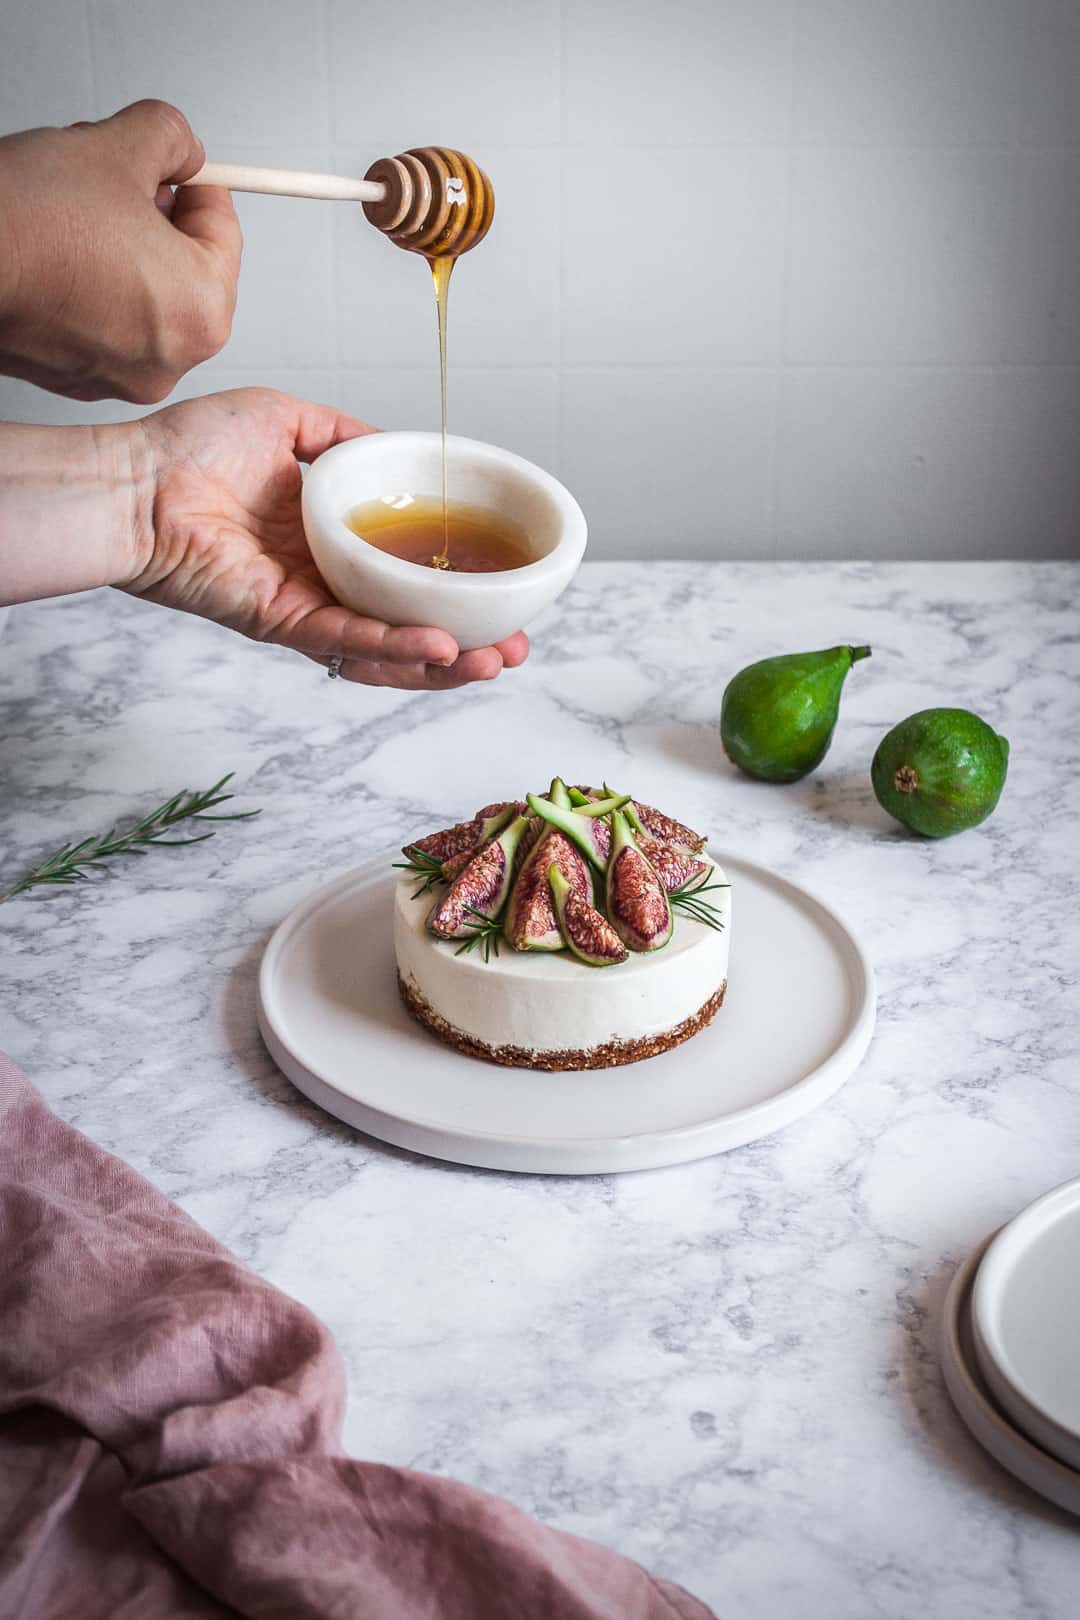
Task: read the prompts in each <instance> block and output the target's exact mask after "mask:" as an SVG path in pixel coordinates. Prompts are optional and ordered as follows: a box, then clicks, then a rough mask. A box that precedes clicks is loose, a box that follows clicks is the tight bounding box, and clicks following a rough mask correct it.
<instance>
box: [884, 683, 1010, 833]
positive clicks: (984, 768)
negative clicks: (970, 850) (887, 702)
mask: <svg viewBox="0 0 1080 1620" xmlns="http://www.w3.org/2000/svg"><path fill="white" fill-rule="evenodd" d="M1008 768H1009V744H1008V742H1007V741H1006V740H1005V738H1004V737H999V736H998V734H997V732H996V731H994V730H992V729H991V727H990V726H988V725H987V723H986V721H985V720H980V719H979V716H978V715H977V714H972V713H971V710H970V709H920V710H919V712H918V714H911V715H909V716H908V718H907V719H906V720H901V722H900V724H899V725H898V726H894V727H893V729H892V730H891V731H890V732H888V733H887V734H886V735H885V736H884V737H883V738H882V739H881V742H880V743H879V744H878V748H877V752H876V753H875V755H874V762H873V764H872V765H871V767H870V780H871V781H872V782H873V784H874V792H875V793H876V794H877V799H878V803H879V804H880V805H881V807H882V809H883V810H887V811H888V812H889V814H890V815H891V816H895V817H896V819H897V821H902V822H903V824H904V826H905V827H910V828H911V830H912V831H913V832H917V833H922V834H923V836H924V837H926V838H948V837H949V835H950V834H951V833H958V832H964V831H966V829H967V828H968V827H977V826H978V825H979V822H980V821H985V820H986V818H987V816H988V815H989V814H990V813H991V811H992V810H993V808H994V806H995V805H996V804H997V802H998V800H999V799H1000V797H1001V790H1002V788H1003V787H1004V786H1005V775H1006V772H1007V770H1008Z"/></svg>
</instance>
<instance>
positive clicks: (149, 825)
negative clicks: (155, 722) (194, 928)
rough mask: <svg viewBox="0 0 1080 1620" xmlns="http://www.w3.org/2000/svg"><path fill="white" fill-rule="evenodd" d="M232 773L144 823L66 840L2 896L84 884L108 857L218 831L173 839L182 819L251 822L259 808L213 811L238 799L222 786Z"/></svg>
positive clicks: (171, 802) (184, 794) (180, 796)
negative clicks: (223, 812)
mask: <svg viewBox="0 0 1080 1620" xmlns="http://www.w3.org/2000/svg"><path fill="white" fill-rule="evenodd" d="M234 774H235V773H234V772H233V771H229V773H228V774H227V775H226V776H223V777H222V778H221V780H220V781H219V782H215V783H214V785H213V787H210V788H206V789H204V790H203V791H201V792H199V791H196V792H192V791H190V790H189V789H188V788H181V789H180V791H179V793H174V794H173V796H172V798H171V799H166V800H165V802H164V804H159V805H158V806H157V808H156V809H154V810H151V811H150V812H149V814H147V815H145V816H143V817H142V818H141V819H140V820H139V821H136V822H133V823H132V825H131V826H130V827H125V828H122V829H118V828H116V827H110V828H109V830H108V832H106V833H100V834H98V835H97V836H96V837H92V838H83V839H82V840H80V842H79V843H77V844H73V843H69V844H61V846H60V848H59V849H56V850H54V851H53V853H52V854H51V855H47V856H46V857H45V859H44V860H43V861H41V862H39V864H38V865H37V866H35V867H34V869H33V871H31V872H27V874H26V876H25V877H23V878H21V879H20V880H19V882H18V883H16V885H15V887H14V888H13V889H9V890H8V892H7V893H6V894H5V895H2V896H0V899H3V900H11V899H12V898H13V897H14V896H15V895H17V894H25V893H27V892H28V891H29V890H31V889H34V890H36V889H39V888H43V887H46V886H49V885H53V886H64V885H68V884H72V883H82V882H85V881H86V879H87V878H90V877H93V876H94V875H95V874H96V873H97V872H98V869H99V868H101V867H103V866H104V864H105V862H106V861H110V860H112V859H113V858H114V857H115V856H117V855H145V854H146V852H147V849H148V848H151V847H152V848H155V849H176V848H178V847H180V846H181V845H184V844H202V843H204V842H205V841H206V839H208V838H213V836H214V831H213V829H211V831H209V832H200V833H195V834H194V835H193V836H192V837H190V838H170V837H168V836H167V834H169V833H171V832H172V831H173V830H174V829H175V828H177V827H179V826H180V825H181V824H182V823H190V822H200V823H202V822H206V821H247V820H250V818H251V817H252V816H257V815H258V814H259V813H260V812H259V811H258V810H232V811H229V812H227V813H226V814H223V815H212V814H211V813H210V812H211V811H213V810H215V809H216V808H217V806H218V805H221V804H227V803H228V802H229V801H230V800H231V799H232V797H233V795H232V794H231V793H224V792H223V791H222V789H223V788H224V787H226V785H227V784H228V783H229V782H231V781H232V779H233V775H234Z"/></svg>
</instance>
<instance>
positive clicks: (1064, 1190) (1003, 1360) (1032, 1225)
mask: <svg viewBox="0 0 1080 1620" xmlns="http://www.w3.org/2000/svg"><path fill="white" fill-rule="evenodd" d="M1058 1203H1061V1204H1062V1206H1063V1211H1064V1210H1078V1211H1080V1176H1072V1177H1070V1178H1069V1180H1068V1181H1062V1182H1059V1183H1058V1185H1057V1186H1056V1187H1051V1188H1050V1189H1049V1190H1048V1191H1047V1192H1044V1193H1040V1194H1039V1196H1038V1198H1033V1199H1032V1201H1031V1202H1030V1203H1029V1204H1025V1205H1024V1208H1023V1209H1021V1210H1018V1211H1017V1213H1016V1214H1015V1215H1014V1216H1013V1217H1012V1219H1011V1220H1009V1221H1006V1223H1005V1225H1004V1226H1002V1227H1001V1228H1000V1229H999V1230H998V1231H997V1232H995V1233H994V1236H993V1237H992V1238H991V1239H990V1241H989V1242H988V1243H987V1245H986V1249H985V1252H984V1253H983V1257H982V1260H981V1261H980V1263H979V1266H978V1268H977V1270H976V1273H975V1276H974V1279H973V1281H972V1285H971V1306H970V1314H971V1329H972V1337H973V1340H974V1345H975V1355H976V1358H977V1360H978V1362H979V1370H980V1372H981V1373H982V1375H983V1377H984V1378H985V1380H986V1382H987V1384H989V1386H990V1388H991V1390H992V1391H993V1393H994V1395H995V1396H996V1398H997V1400H998V1401H999V1402H1000V1403H1001V1405H1002V1406H1004V1407H1005V1408H1006V1410H1007V1411H1008V1412H1009V1416H1010V1418H1011V1419H1012V1420H1013V1421H1014V1422H1016V1423H1017V1424H1020V1425H1021V1426H1023V1424H1024V1423H1025V1422H1027V1423H1033V1424H1034V1426H1035V1427H1036V1428H1037V1429H1045V1430H1046V1432H1047V1433H1048V1434H1050V1435H1053V1437H1054V1439H1055V1442H1057V1443H1060V1444H1063V1445H1064V1446H1065V1449H1066V1450H1067V1451H1069V1452H1072V1453H1075V1454H1076V1456H1077V1457H1080V1432H1077V1431H1076V1430H1075V1429H1070V1428H1069V1427H1068V1425H1067V1424H1065V1423H1062V1421H1061V1419H1060V1418H1058V1417H1055V1416H1054V1414H1053V1413H1052V1412H1050V1411H1048V1410H1047V1408H1046V1407H1045V1406H1044V1405H1043V1403H1042V1402H1041V1401H1040V1400H1039V1399H1038V1397H1037V1396H1036V1395H1035V1394H1034V1393H1033V1391H1032V1390H1031V1388H1030V1386H1029V1385H1028V1384H1027V1382H1026V1381H1025V1379H1024V1378H1023V1377H1022V1376H1021V1375H1020V1374H1019V1373H1018V1372H1017V1369H1016V1367H1015V1366H1014V1364H1013V1363H1012V1361H1011V1359H1010V1357H1009V1355H1008V1352H1007V1351H1006V1349H1005V1344H1004V1340H1003V1338H1002V1334H1001V1326H1000V1320H999V1316H1000V1307H1001V1300H1002V1295H1003V1293H1004V1290H1005V1288H1006V1286H1007V1284H1008V1280H1009V1278H1010V1277H1012V1276H1014V1275H1015V1272H1016V1268H1017V1265H1022V1264H1023V1256H1024V1254H1025V1252H1026V1251H1027V1250H1028V1249H1029V1248H1030V1245H1031V1243H1032V1242H1033V1241H1034V1240H1035V1239H1036V1238H1037V1237H1039V1236H1041V1235H1042V1234H1043V1233H1045V1232H1046V1231H1048V1230H1049V1229H1050V1228H1051V1227H1052V1226H1053V1224H1054V1219H1055V1217H1054V1216H1053V1214H1052V1213H1051V1215H1050V1218H1049V1219H1047V1214H1048V1212H1051V1211H1052V1210H1053V1206H1054V1205H1055V1204H1058ZM987 1363H989V1365H987ZM1006 1392H1007V1393H1006ZM1037 1443H1038V1444H1039V1445H1040V1448H1044V1447H1047V1446H1048V1442H1047V1441H1046V1438H1045V1436H1044V1435H1042V1434H1039V1435H1038V1436H1037ZM1053 1454H1054V1455H1057V1456H1059V1457H1060V1460H1061V1461H1062V1462H1063V1463H1064V1464H1065V1466H1066V1467H1068V1468H1074V1464H1073V1463H1072V1461H1071V1460H1070V1459H1069V1458H1068V1457H1064V1456H1061V1454H1060V1453H1058V1452H1057V1451H1056V1450H1054V1451H1053Z"/></svg>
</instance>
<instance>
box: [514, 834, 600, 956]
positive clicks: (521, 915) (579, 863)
mask: <svg viewBox="0 0 1080 1620" xmlns="http://www.w3.org/2000/svg"><path fill="white" fill-rule="evenodd" d="M536 819H537V821H538V823H539V825H540V826H541V827H542V828H543V829H544V832H543V836H542V838H541V839H540V842H539V843H538V844H537V845H536V846H535V847H534V848H533V850H532V852H531V854H530V855H529V856H528V858H527V860H526V861H525V864H524V865H523V866H522V868H521V871H520V872H519V873H518V876H517V878H516V879H515V882H514V887H513V889H512V890H511V892H510V903H509V905H508V906H507V908H506V916H505V918H504V920H503V933H504V934H505V936H506V938H507V940H508V942H509V943H510V944H511V945H512V946H513V947H514V949H515V951H561V950H562V948H563V937H562V934H561V933H560V932H559V924H558V921H557V920H556V917H555V907H554V903H553V901H552V898H551V885H550V883H549V882H548V871H549V869H550V868H551V867H552V866H556V867H557V868H558V869H559V871H560V872H561V873H562V876H563V878H564V880H565V881H566V882H567V883H569V885H570V887H571V889H573V891H574V893H575V894H578V895H580V896H581V898H582V900H584V901H586V902H588V903H590V904H591V902H592V898H593V884H592V872H591V870H590V867H589V863H588V861H587V860H586V859H585V857H584V855H583V854H582V853H581V851H580V850H579V849H578V847H577V845H576V844H572V843H571V842H570V840H569V838H567V836H566V834H565V833H562V832H559V830H558V828H557V827H549V826H548V825H547V823H546V822H544V821H540V818H539V817H537V818H536Z"/></svg>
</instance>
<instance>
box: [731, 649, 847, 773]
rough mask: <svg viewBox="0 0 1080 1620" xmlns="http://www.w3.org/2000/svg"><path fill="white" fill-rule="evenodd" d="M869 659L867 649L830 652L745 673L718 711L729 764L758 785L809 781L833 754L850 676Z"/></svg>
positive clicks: (771, 662)
mask: <svg viewBox="0 0 1080 1620" xmlns="http://www.w3.org/2000/svg"><path fill="white" fill-rule="evenodd" d="M869 656H870V648H869V647H826V648H825V649H824V650H823V651H821V652H806V653H785V654H784V655H782V656H781V657H779V658H763V659H761V661H760V662H759V663H756V664H748V665H747V666H746V668H745V669H741V670H740V671H739V673H738V674H737V675H735V676H733V677H732V679H731V680H730V681H729V682H728V684H727V686H726V688H725V690H724V696H723V700H722V702H721V705H720V736H721V739H722V741H723V744H724V752H725V753H726V754H727V756H728V758H729V759H730V760H731V761H732V763H733V764H735V765H737V766H738V767H739V769H740V770H742V771H745V772H746V774H747V775H748V776H754V777H756V778H757V779H758V781H760V782H797V781H798V780H799V778H800V777H802V776H806V774H807V773H808V772H809V771H812V770H813V769H814V768H815V766H817V765H820V764H821V761H822V760H823V759H824V758H825V755H826V754H827V753H828V751H829V744H830V743H831V742H832V736H833V731H834V729H835V727H836V719H837V715H838V714H839V712H840V694H841V692H842V691H843V688H844V681H845V679H846V677H847V673H848V671H849V670H850V668H851V666H852V664H854V663H857V662H858V660H859V659H860V658H869Z"/></svg>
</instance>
